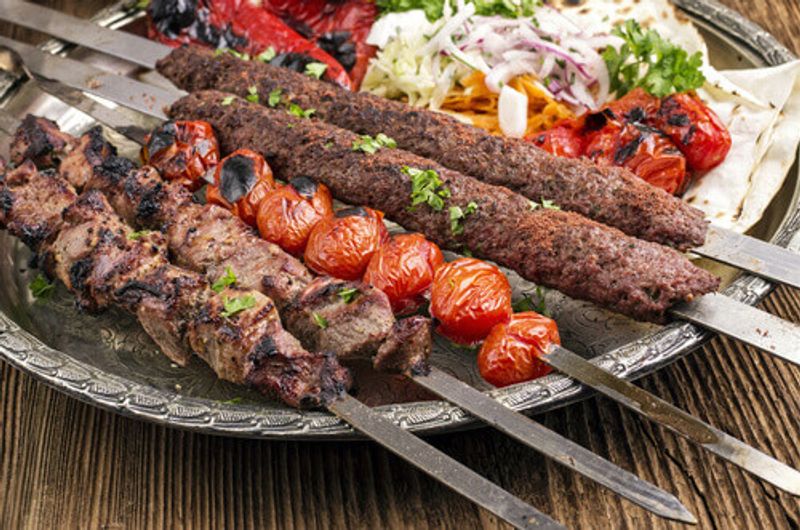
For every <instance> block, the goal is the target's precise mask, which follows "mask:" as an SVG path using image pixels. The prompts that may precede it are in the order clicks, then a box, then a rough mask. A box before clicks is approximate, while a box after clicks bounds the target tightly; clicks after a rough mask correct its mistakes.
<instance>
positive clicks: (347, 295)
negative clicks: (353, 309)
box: [339, 287, 359, 304]
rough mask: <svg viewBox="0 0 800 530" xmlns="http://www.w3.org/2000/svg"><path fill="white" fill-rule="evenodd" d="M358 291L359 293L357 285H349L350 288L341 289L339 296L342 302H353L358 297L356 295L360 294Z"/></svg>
mask: <svg viewBox="0 0 800 530" xmlns="http://www.w3.org/2000/svg"><path fill="white" fill-rule="evenodd" d="M358 293H359V290H358V289H356V288H355V287H348V288H345V289H340V290H339V298H341V299H342V302H344V303H345V304H349V303H350V302H352V301H353V300H355V299H356V296H358Z"/></svg>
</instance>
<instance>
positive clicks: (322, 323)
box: [311, 313, 328, 329]
mask: <svg viewBox="0 0 800 530" xmlns="http://www.w3.org/2000/svg"><path fill="white" fill-rule="evenodd" d="M311 316H312V317H313V318H314V323H315V324H316V325H317V326H319V327H320V328H322V329H328V319H327V318H325V317H324V316H322V315H320V314H319V313H313V314H312V315H311Z"/></svg>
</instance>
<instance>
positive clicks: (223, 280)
mask: <svg viewBox="0 0 800 530" xmlns="http://www.w3.org/2000/svg"><path fill="white" fill-rule="evenodd" d="M235 284H236V274H234V273H233V269H231V268H230V267H225V274H223V275H222V276H220V277H219V279H218V280H217V281H215V282H214V283H213V285H211V290H213V291H214V292H215V293H217V294H219V293H221V292H222V291H224V290H225V288H226V287H230V286H231V285H235Z"/></svg>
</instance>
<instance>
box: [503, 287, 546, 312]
mask: <svg viewBox="0 0 800 530" xmlns="http://www.w3.org/2000/svg"><path fill="white" fill-rule="evenodd" d="M545 292H546V291H545V289H544V287H540V286H538V285H537V286H536V289H535V290H534V292H533V293H525V294H523V295H522V298H520V299H519V300H517V301H516V302H514V303H512V304H511V308H512V309H513V310H514V312H515V313H523V312H525V311H535V312H536V313H539V314H540V315H544V316H546V317H548V318H552V316H553V314H552V313H551V312H550V310H549V309H548V308H547V300H546V299H545Z"/></svg>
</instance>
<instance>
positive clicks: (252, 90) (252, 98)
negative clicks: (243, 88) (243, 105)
mask: <svg viewBox="0 0 800 530" xmlns="http://www.w3.org/2000/svg"><path fill="white" fill-rule="evenodd" d="M244 99H246V100H247V101H249V102H250V103H258V87H257V86H256V85H251V86H249V87H247V95H246V96H245V97H244Z"/></svg>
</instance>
